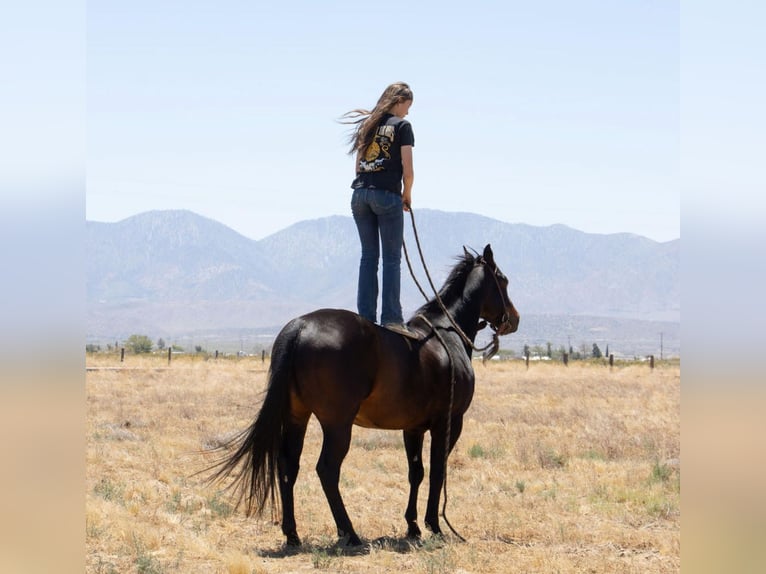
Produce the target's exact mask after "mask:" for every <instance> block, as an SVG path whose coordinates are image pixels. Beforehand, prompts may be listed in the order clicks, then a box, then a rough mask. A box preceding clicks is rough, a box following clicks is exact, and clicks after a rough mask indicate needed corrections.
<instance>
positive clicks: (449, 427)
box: [402, 207, 497, 542]
mask: <svg viewBox="0 0 766 574" xmlns="http://www.w3.org/2000/svg"><path fill="white" fill-rule="evenodd" d="M410 218H411V219H412V231H413V233H414V235H415V242H416V244H417V246H418V253H419V254H420V261H421V263H422V264H423V270H424V271H425V273H426V277H428V282H429V283H430V284H431V289H433V292H434V294H435V295H436V300H437V301H438V302H439V307H441V309H442V311H443V312H444V314H445V315H446V316H447V318H448V319H449V321H450V323H452V326H453V327H454V328H455V330H456V331H457V332H458V333H459V334H460V336H461V337H462V338H463V340H464V341H465V342H466V343H468V344H469V345H471V347H473V348H474V349H476V347H475V346H474V344H473V342H472V341H471V340H470V339H469V338H468V336H467V335H466V334H465V333H464V332H463V330H462V329H461V328H460V327H458V326H457V324H456V323H455V321H454V319H453V318H452V316H451V315H450V313H449V311H447V308H446V306H445V305H444V303H443V302H442V300H441V297H439V293H438V291H437V290H436V287H434V283H433V281H432V280H431V274H430V273H429V272H428V267H427V266H426V261H425V258H424V257H423V250H422V249H421V247H420V238H419V237H418V230H417V226H416V225H415V215H414V213H413V212H412V208H411V207H410ZM402 247H403V248H404V258H405V259H406V260H407V267H408V268H409V270H410V275H412V279H413V281H415V285H417V287H418V289H419V290H420V294H421V295H423V298H424V299H426V301H427V300H428V297H427V296H426V294H425V292H424V291H423V288H422V287H421V286H420V283H419V282H418V280H417V278H416V277H415V273H414V271H413V270H412V264H411V263H410V256H409V254H408V253H407V245H406V243H405V242H404V237H402ZM418 318H420V320H421V321H423V322H424V323H425V324H426V325H428V326H429V327H430V328H431V330H432V331H433V333H434V335H436V338H437V339H439V342H440V343H441V344H442V347H444V350H445V352H446V353H447V358H448V359H449V372H450V389H449V410H448V411H447V432H446V436H445V443H444V481H443V484H442V489H443V492H444V501H443V502H442V518H443V519H444V522H445V524H446V525H447V526H448V527H449V529H450V530H451V531H452V534H454V535H455V536H457V537H458V538H459V539H460V541H461V542H465V541H466V539H465V538H463V537H462V536H461V534H460V533H459V532H458V531H457V530H455V528H454V527H453V526H452V524H451V523H450V521H449V519H448V518H447V498H448V496H447V459H448V458H449V451H450V448H449V445H450V438H451V435H452V407H453V404H454V402H455V363H454V361H453V360H452V353H450V350H449V347H448V346H447V342H446V341H445V340H444V337H443V336H442V334H441V333H440V332H439V331H438V330H437V329H436V327H434V325H433V324H432V323H431V321H429V320H428V319H427V318H426V317H425V316H424V315H422V314H418ZM495 339H497V333H495ZM493 343H494V340H493ZM493 343H490V345H488V346H487V347H486V348H485V349H481V351H484V350H486V349H488V348H489V347H490V346H492V344H493ZM476 350H477V351H479V352H481V351H480V350H479V349H476Z"/></svg>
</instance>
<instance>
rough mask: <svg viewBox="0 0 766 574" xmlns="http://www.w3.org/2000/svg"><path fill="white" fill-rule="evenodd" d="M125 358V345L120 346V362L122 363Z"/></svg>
mask: <svg viewBox="0 0 766 574" xmlns="http://www.w3.org/2000/svg"><path fill="white" fill-rule="evenodd" d="M124 360H125V347H121V348H120V362H121V363H122V362H123V361H124Z"/></svg>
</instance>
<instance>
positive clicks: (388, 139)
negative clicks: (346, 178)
mask: <svg viewBox="0 0 766 574" xmlns="http://www.w3.org/2000/svg"><path fill="white" fill-rule="evenodd" d="M395 131H396V130H395V128H394V126H380V127H378V131H377V132H376V133H375V139H373V140H372V143H371V144H370V145H369V146H367V151H365V153H364V158H363V159H362V160H361V161H360V162H359V171H360V172H371V171H383V170H384V169H385V168H384V167H383V163H384V162H385V161H386V160H389V159H391V154H389V153H388V150H389V149H391V146H392V145H393V143H394V133H395Z"/></svg>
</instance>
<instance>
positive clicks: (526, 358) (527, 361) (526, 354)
mask: <svg viewBox="0 0 766 574" xmlns="http://www.w3.org/2000/svg"><path fill="white" fill-rule="evenodd" d="M524 356H525V360H526V363H527V369H528V368H529V351H527V352H526V353H525V354H524Z"/></svg>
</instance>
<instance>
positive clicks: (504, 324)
mask: <svg viewBox="0 0 766 574" xmlns="http://www.w3.org/2000/svg"><path fill="white" fill-rule="evenodd" d="M518 328H519V312H518V311H516V308H515V307H513V306H511V308H510V312H508V313H505V314H504V315H503V318H502V319H501V320H500V325H499V326H498V327H497V329H496V331H497V334H498V335H500V336H501V337H502V336H503V335H508V334H509V333H515V332H516V331H517V330H518Z"/></svg>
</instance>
